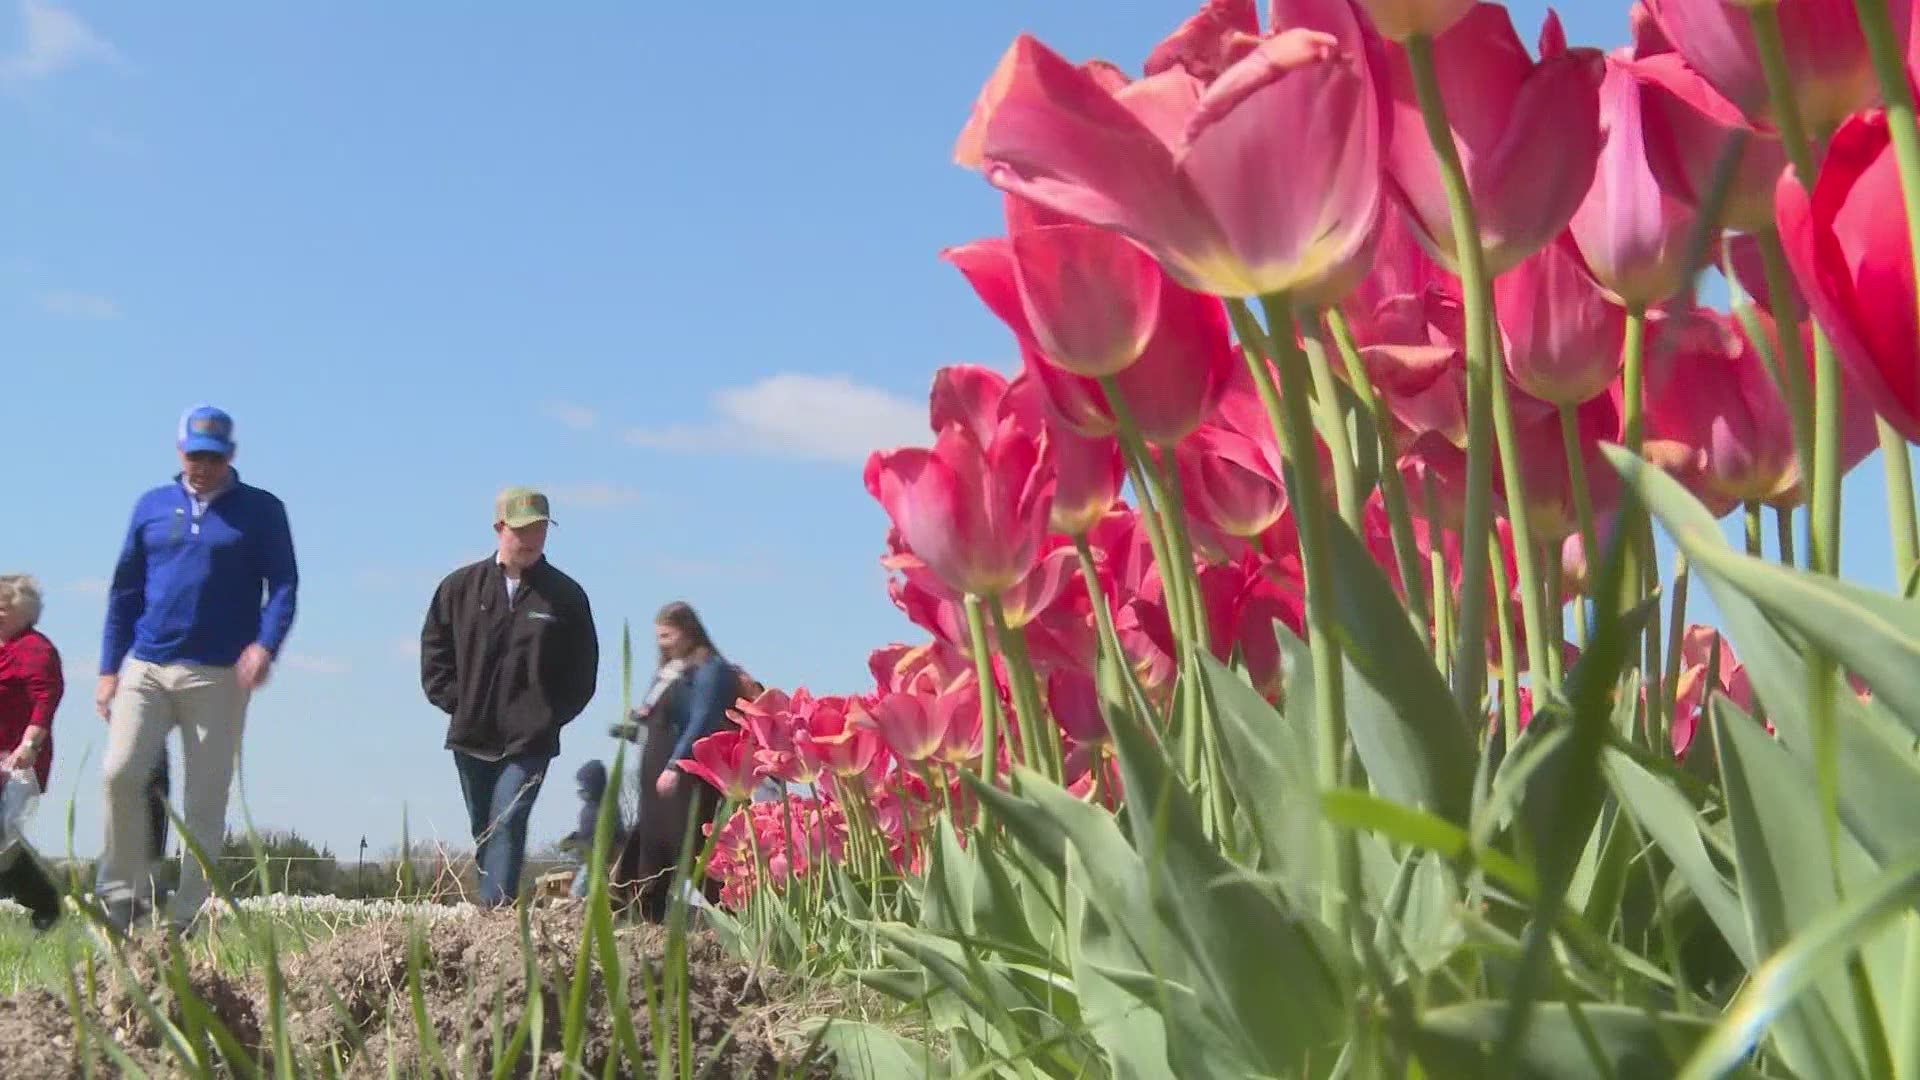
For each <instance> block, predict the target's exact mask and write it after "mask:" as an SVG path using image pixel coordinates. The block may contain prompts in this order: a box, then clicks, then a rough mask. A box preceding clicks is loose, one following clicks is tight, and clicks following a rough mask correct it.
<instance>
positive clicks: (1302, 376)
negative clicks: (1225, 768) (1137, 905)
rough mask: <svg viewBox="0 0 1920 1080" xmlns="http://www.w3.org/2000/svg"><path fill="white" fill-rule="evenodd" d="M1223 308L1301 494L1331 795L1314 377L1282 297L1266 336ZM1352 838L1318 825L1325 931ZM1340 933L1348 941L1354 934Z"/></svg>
mask: <svg viewBox="0 0 1920 1080" xmlns="http://www.w3.org/2000/svg"><path fill="white" fill-rule="evenodd" d="M1229 304H1230V305H1231V310H1232V312H1233V314H1234V323H1235V325H1236V326H1237V327H1239V328H1240V329H1241V333H1242V335H1243V336H1244V337H1245V338H1246V340H1245V341H1244V342H1243V344H1245V345H1246V346H1247V348H1246V349H1245V352H1246V360H1247V367H1248V368H1249V369H1250V370H1251V371H1252V372H1253V382H1254V386H1255V387H1256V388H1257V389H1258V390H1259V392H1260V402H1261V404H1263V405H1265V406H1266V410H1267V422H1268V423H1269V424H1271V425H1273V430H1274V434H1275V435H1276V436H1278V437H1279V439H1280V442H1281V445H1282V446H1284V447H1285V448H1286V456H1287V461H1288V463H1289V464H1290V465H1291V466H1292V469H1291V472H1292V476H1291V477H1290V478H1289V479H1290V480H1291V481H1292V483H1293V484H1295V485H1297V486H1298V489H1299V490H1298V492H1297V493H1296V495H1295V497H1294V498H1292V499H1291V502H1292V504H1293V508H1294V512H1295V513H1296V514H1297V515H1298V521H1299V530H1300V561H1301V563H1302V564H1303V566H1304V568H1305V571H1306V583H1307V627H1308V631H1309V632H1308V634H1307V646H1308V650H1309V652H1310V654H1311V657H1312V665H1313V696H1314V735H1315V738H1314V753H1315V762H1314V764H1315V767H1316V769H1317V771H1318V774H1319V775H1318V780H1319V786H1320V790H1321V791H1332V790H1334V789H1336V788H1338V787H1340V786H1341V776H1342V773H1343V771H1344V765H1345V758H1346V742H1347V731H1346V710H1345V697H1346V694H1345V690H1344V687H1343V686H1342V678H1343V674H1344V673H1343V671H1342V669H1341V664H1340V645H1339V638H1338V636H1337V635H1336V632H1335V628H1334V617H1333V595H1334V594H1333V590H1334V588H1335V582H1334V577H1333V564H1332V562H1331V560H1330V559H1329V557H1328V551H1327V498H1326V492H1325V490H1324V489H1323V488H1322V486H1321V483H1320V467H1319V464H1320V463H1319V462H1318V461H1317V460H1316V457H1315V454H1314V445H1313V417H1312V415H1311V413H1310V412H1309V407H1308V399H1307V391H1308V386H1309V384H1310V382H1311V380H1312V375H1311V374H1310V373H1309V372H1308V370H1307V363H1306V357H1304V356H1302V355H1301V353H1300V347H1299V344H1298V342H1296V341H1295V339H1294V317H1293V307H1292V305H1291V303H1290V301H1289V298H1288V297H1287V296H1285V295H1284V294H1282V295H1275V296H1266V297H1262V298H1261V306H1262V308H1264V309H1265V312H1266V316H1267V328H1266V332H1265V333H1261V332H1260V331H1259V323H1257V322H1256V321H1255V320H1254V318H1253V313H1252V312H1251V311H1249V310H1247V306H1246V303H1245V302H1244V301H1241V300H1232V301H1229ZM1269 355H1271V356H1272V357H1273V359H1274V361H1275V364H1274V366H1275V367H1277V368H1278V369H1279V375H1280V383H1279V385H1278V386H1275V385H1274V371H1273V369H1271V368H1269V367H1268V366H1267V360H1266V357H1267V356H1269ZM1353 839H1354V838H1353V834H1351V833H1349V832H1348V831H1347V830H1345V829H1341V828H1338V827H1336V826H1334V825H1333V824H1332V823H1331V822H1323V823H1322V825H1321V830H1320V840H1321V849H1322V851H1323V852H1324V853H1325V858H1326V863H1325V865H1326V866H1327V867H1328V869H1329V870H1332V871H1334V872H1333V873H1330V874H1329V875H1328V880H1330V881H1333V882H1338V883H1339V886H1340V887H1338V888H1329V889H1326V890H1324V891H1323V892H1322V893H1321V897H1320V910H1321V915H1322V917H1323V918H1324V919H1325V921H1326V924H1327V925H1328V926H1330V927H1341V928H1344V929H1347V930H1349V931H1350V930H1351V929H1352V926H1353V925H1354V923H1353V920H1354V919H1355V918H1356V916H1357V912H1355V911H1354V910H1353V908H1352V905H1351V903H1349V900H1352V901H1354V902H1357V900H1358V898H1359V893H1358V892H1352V891H1346V890H1347V886H1348V883H1349V878H1348V874H1349V872H1352V873H1355V874H1357V873H1358V871H1359V865H1358V863H1357V861H1355V860H1356V859H1357V851H1354V850H1351V849H1352V848H1354V847H1356V846H1357V843H1350V841H1353ZM1343 891H1344V892H1346V895H1344V896H1343V895H1342V893H1343ZM1345 936H1346V937H1347V938H1349V939H1351V937H1352V934H1351V933H1348V934H1346V935H1345Z"/></svg>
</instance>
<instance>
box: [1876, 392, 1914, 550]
mask: <svg viewBox="0 0 1920 1080" xmlns="http://www.w3.org/2000/svg"><path fill="white" fill-rule="evenodd" d="M1874 423H1875V424H1876V425H1877V426H1878V427H1879V429H1880V457H1881V458H1882V463H1883V464H1884V465H1885V467H1886V471H1887V519H1888V520H1887V528H1889V529H1891V530H1892V531H1893V580H1894V582H1895V583H1896V584H1897V585H1899V586H1902V587H1904V586H1905V585H1906V583H1907V575H1909V574H1911V573H1913V564H1914V563H1915V562H1916V561H1920V520H1916V519H1915V517H1914V506H1913V459H1911V458H1910V457H1908V456H1907V440H1906V437H1905V436H1903V435H1901V434H1900V433H1899V432H1898V431H1895V430H1894V429H1893V426H1892V425H1891V424H1889V423H1887V422H1886V421H1885V420H1881V419H1878V418H1876V419H1875V420H1874Z"/></svg>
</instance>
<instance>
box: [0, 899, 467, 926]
mask: <svg viewBox="0 0 1920 1080" xmlns="http://www.w3.org/2000/svg"><path fill="white" fill-rule="evenodd" d="M236 903H238V904H239V906H240V908H241V910H243V911H247V912H250V913H253V914H262V915H279V916H310V917H317V918H322V919H340V920H351V921H354V922H384V921H388V920H395V919H416V920H420V921H423V922H439V921H441V920H443V919H465V918H470V917H472V916H473V915H476V914H478V913H479V911H480V908H479V907H478V906H476V905H474V904H470V903H466V902H461V903H457V904H437V903H431V902H428V901H424V900H421V901H408V900H343V899H341V898H340V897H337V896H288V895H286V894H284V893H275V894H273V895H271V896H247V897H242V898H240V899H239V900H237V901H236ZM201 910H202V911H204V912H207V913H209V914H211V915H214V916H215V917H218V916H220V915H224V914H228V912H227V909H226V905H225V904H224V903H222V902H221V901H220V900H218V899H212V900H208V901H207V903H206V906H205V907H203V908H202V909H201ZM0 914H6V915H17V916H21V917H23V918H24V917H25V916H26V914H27V909H26V908H24V907H21V906H20V905H19V904H18V903H16V902H14V901H12V900H9V899H7V898H5V897H0Z"/></svg>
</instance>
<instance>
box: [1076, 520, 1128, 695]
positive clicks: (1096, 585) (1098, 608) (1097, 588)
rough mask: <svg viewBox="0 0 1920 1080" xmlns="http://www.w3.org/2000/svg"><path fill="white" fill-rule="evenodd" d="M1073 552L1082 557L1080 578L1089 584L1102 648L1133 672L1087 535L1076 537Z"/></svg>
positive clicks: (1090, 598) (1094, 617)
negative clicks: (1115, 625) (1121, 642)
mask: <svg viewBox="0 0 1920 1080" xmlns="http://www.w3.org/2000/svg"><path fill="white" fill-rule="evenodd" d="M1073 551H1074V554H1076V555H1078V556H1080V578H1081V580H1083V581H1085V582H1086V583H1087V599H1088V600H1089V601H1091V602H1092V604H1093V620H1094V625H1095V626H1097V627H1098V628H1099V631H1100V646H1101V648H1104V649H1106V650H1107V651H1108V652H1109V653H1111V654H1112V655H1113V658H1114V660H1115V661H1116V662H1117V663H1119V664H1120V666H1121V667H1122V668H1123V669H1127V670H1131V669H1130V668H1127V654H1126V653H1124V652H1122V651H1120V634H1119V632H1118V631H1116V630H1115V629H1114V628H1113V611H1112V609H1111V608H1109V607H1108V606H1107V587H1106V586H1105V585H1103V584H1101V583H1100V567H1099V566H1098V564H1096V563H1095V562H1094V561H1093V545H1091V544H1089V543H1088V542H1087V534H1086V533H1078V534H1076V535H1075V536H1074V538H1073Z"/></svg>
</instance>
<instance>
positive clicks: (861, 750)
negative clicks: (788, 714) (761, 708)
mask: <svg viewBox="0 0 1920 1080" xmlns="http://www.w3.org/2000/svg"><path fill="white" fill-rule="evenodd" d="M865 712H866V706H865V704H864V703H862V702H860V701H858V700H857V699H848V698H834V699H830V700H828V701H823V702H822V703H821V704H819V705H816V706H815V709H814V712H813V714H812V715H811V716H809V717H808V718H807V726H806V728H805V732H804V734H805V745H806V747H807V749H808V750H809V751H810V752H811V754H812V755H813V757H814V758H815V759H817V760H818V761H819V762H820V765H821V767H822V768H823V769H824V770H825V771H826V772H827V773H828V774H829V775H831V776H834V777H837V778H839V779H841V780H852V779H854V778H856V777H859V776H862V775H864V774H865V773H866V772H868V770H869V769H871V768H872V767H873V765H874V762H875V761H876V759H879V758H881V757H882V755H883V752H884V751H883V748H882V746H881V741H880V737H879V735H878V734H876V733H875V732H874V731H873V729H872V728H870V727H868V726H867V725H865V724H862V723H860V722H859V717H860V716H861V715H862V714H864V713H865ZM798 741H800V740H799V739H798V738H796V742H798Z"/></svg>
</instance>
